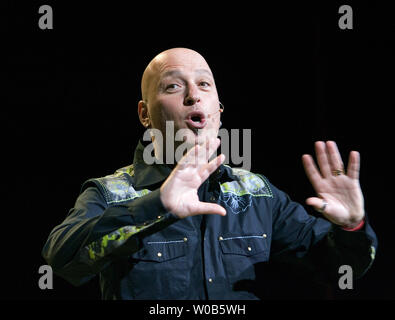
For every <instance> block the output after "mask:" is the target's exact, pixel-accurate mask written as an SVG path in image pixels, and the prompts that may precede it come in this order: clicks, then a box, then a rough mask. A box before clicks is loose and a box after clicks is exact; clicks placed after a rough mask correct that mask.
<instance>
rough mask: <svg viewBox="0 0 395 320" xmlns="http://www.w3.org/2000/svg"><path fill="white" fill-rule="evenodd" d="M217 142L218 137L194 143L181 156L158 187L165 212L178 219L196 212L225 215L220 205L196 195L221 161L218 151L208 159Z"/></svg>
mask: <svg viewBox="0 0 395 320" xmlns="http://www.w3.org/2000/svg"><path fill="white" fill-rule="evenodd" d="M219 145H220V140H219V139H218V138H217V139H215V140H213V141H210V142H207V143H205V144H204V145H199V144H197V145H195V146H194V147H193V148H191V149H190V150H189V151H188V152H187V153H186V154H185V155H184V156H183V157H182V158H181V160H180V161H179V162H178V164H177V166H176V167H175V168H174V169H173V171H172V172H171V174H170V175H169V177H168V178H167V179H166V181H165V182H164V183H163V185H162V186H161V188H160V199H161V201H162V203H163V206H164V207H165V209H166V210H167V211H169V212H171V213H173V214H174V215H176V216H177V217H178V218H180V219H182V218H186V217H189V216H194V215H198V214H219V215H222V216H224V215H226V210H225V209H224V208H223V207H221V206H220V205H218V204H215V203H208V202H201V201H200V200H199V197H198V189H199V187H200V185H201V184H202V183H203V182H204V181H205V180H206V179H207V178H208V177H209V176H210V174H211V173H213V172H214V171H215V170H216V169H217V168H218V167H219V166H220V165H221V164H222V163H223V162H224V160H225V156H224V155H223V154H220V155H219V156H218V157H216V158H214V159H213V160H211V161H210V162H208V160H209V158H210V156H211V155H212V154H213V153H214V151H215V150H216V149H217V148H218V147H219Z"/></svg>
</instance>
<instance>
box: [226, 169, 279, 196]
mask: <svg viewBox="0 0 395 320" xmlns="http://www.w3.org/2000/svg"><path fill="white" fill-rule="evenodd" d="M225 167H226V168H227V170H229V172H230V173H231V175H232V176H233V177H234V178H235V179H234V180H232V181H229V182H225V183H222V184H221V191H222V192H223V193H232V194H235V195H238V196H243V195H246V194H249V195H251V196H254V197H270V198H272V197H273V192H272V188H271V185H270V183H269V181H268V180H267V178H266V177H265V176H263V175H261V174H257V173H252V172H250V171H247V170H244V169H240V168H232V167H229V166H227V165H226V166H225Z"/></svg>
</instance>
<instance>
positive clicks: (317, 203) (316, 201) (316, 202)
mask: <svg viewBox="0 0 395 320" xmlns="http://www.w3.org/2000/svg"><path fill="white" fill-rule="evenodd" d="M306 204H308V205H309V206H312V207H313V208H314V209H315V210H316V211H318V212H320V213H325V211H326V210H327V209H328V203H327V202H326V201H325V200H323V199H321V198H317V197H311V198H307V199H306Z"/></svg>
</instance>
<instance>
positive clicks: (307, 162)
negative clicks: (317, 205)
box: [302, 154, 322, 191]
mask: <svg viewBox="0 0 395 320" xmlns="http://www.w3.org/2000/svg"><path fill="white" fill-rule="evenodd" d="M302 163H303V167H304V170H305V172H306V175H307V178H308V179H309V181H310V183H311V184H312V185H313V188H314V189H315V190H316V191H317V188H318V185H319V183H320V181H321V180H322V176H321V174H320V172H319V171H318V169H317V167H316V165H315V164H314V160H313V157H312V156H310V155H309V154H304V155H303V156H302Z"/></svg>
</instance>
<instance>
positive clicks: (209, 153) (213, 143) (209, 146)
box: [206, 138, 221, 161]
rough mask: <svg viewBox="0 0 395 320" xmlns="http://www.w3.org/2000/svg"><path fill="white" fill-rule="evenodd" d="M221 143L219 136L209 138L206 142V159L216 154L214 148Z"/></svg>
mask: <svg viewBox="0 0 395 320" xmlns="http://www.w3.org/2000/svg"><path fill="white" fill-rule="evenodd" d="M220 144H221V140H220V139H219V138H215V139H210V140H209V141H208V143H207V154H206V161H208V160H209V159H210V158H212V157H214V156H215V155H216V150H217V149H218V147H219V145H220Z"/></svg>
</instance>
